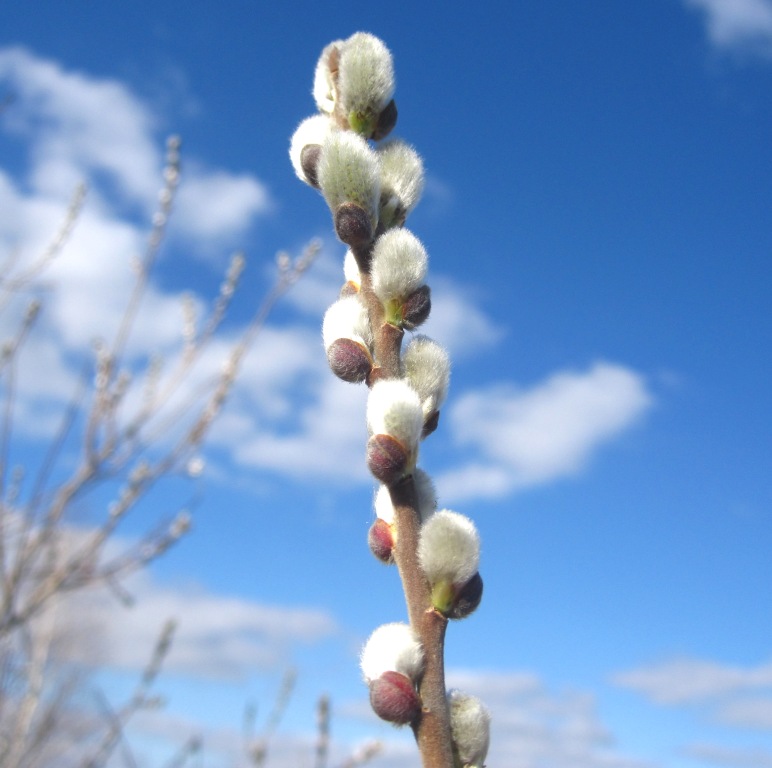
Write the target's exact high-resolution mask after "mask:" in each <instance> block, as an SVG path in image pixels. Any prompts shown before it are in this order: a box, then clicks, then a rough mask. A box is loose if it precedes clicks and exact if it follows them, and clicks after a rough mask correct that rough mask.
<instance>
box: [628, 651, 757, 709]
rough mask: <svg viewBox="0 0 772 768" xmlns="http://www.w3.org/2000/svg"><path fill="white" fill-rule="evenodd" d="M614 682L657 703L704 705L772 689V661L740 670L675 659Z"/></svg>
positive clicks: (711, 663)
mask: <svg viewBox="0 0 772 768" xmlns="http://www.w3.org/2000/svg"><path fill="white" fill-rule="evenodd" d="M613 682H614V683H615V684H616V685H619V686H622V687H624V688H629V689H630V690H634V691H637V692H638V693H642V694H643V695H645V696H646V697H647V698H649V699H651V700H652V701H654V702H656V703H658V704H676V705H677V704H691V703H704V702H707V701H711V700H715V699H718V698H721V697H725V696H727V695H728V694H735V693H743V692H748V691H757V690H759V689H772V661H770V662H766V663H764V664H759V665H758V666H755V667H741V666H731V665H727V664H720V663H718V662H715V661H708V660H702V659H690V658H682V659H674V660H670V661H663V662H661V663H658V664H652V665H650V666H646V667H640V668H639V669H633V670H629V671H627V672H619V673H617V674H616V675H614V677H613Z"/></svg>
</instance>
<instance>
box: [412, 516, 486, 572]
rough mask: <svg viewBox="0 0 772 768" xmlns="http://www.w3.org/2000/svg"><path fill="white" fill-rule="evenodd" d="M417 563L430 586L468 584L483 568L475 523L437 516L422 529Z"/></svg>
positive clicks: (462, 518)
mask: <svg viewBox="0 0 772 768" xmlns="http://www.w3.org/2000/svg"><path fill="white" fill-rule="evenodd" d="M418 559H419V562H420V563H421V569H422V570H423V572H424V574H425V575H426V578H427V579H428V580H429V583H430V584H432V585H434V584H437V583H439V582H441V581H444V582H447V583H448V584H453V585H458V586H462V585H464V584H466V582H467V581H469V579H471V578H472V576H474V575H475V573H477V570H478V568H479V567H480V537H479V535H478V533H477V529H476V528H475V526H474V523H473V522H472V521H471V520H470V519H469V518H468V517H465V516H464V515H460V514H458V512H451V511H449V510H447V509H443V510H442V511H441V512H436V513H435V514H434V515H432V516H431V517H430V518H429V519H428V520H427V521H426V522H425V523H424V525H423V526H422V527H421V538H420V540H419V542H418Z"/></svg>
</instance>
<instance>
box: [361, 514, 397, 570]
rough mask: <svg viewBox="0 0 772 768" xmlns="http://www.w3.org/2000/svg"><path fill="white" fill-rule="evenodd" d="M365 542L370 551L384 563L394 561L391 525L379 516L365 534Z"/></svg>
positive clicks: (389, 563)
mask: <svg viewBox="0 0 772 768" xmlns="http://www.w3.org/2000/svg"><path fill="white" fill-rule="evenodd" d="M367 543H368V544H369V545H370V551H371V552H372V553H373V554H374V555H375V556H376V557H377V558H378V559H379V560H380V561H381V562H382V563H386V565H391V564H392V563H393V562H394V536H393V535H392V532H391V526H390V525H389V524H388V523H387V522H386V521H385V520H381V518H380V517H377V518H376V519H375V522H374V523H373V524H372V525H371V526H370V532H369V533H368V534H367Z"/></svg>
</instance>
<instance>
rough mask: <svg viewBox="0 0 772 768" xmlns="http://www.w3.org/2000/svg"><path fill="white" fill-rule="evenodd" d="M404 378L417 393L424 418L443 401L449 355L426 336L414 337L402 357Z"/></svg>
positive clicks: (446, 390) (446, 388)
mask: <svg viewBox="0 0 772 768" xmlns="http://www.w3.org/2000/svg"><path fill="white" fill-rule="evenodd" d="M402 364H403V366H404V369H405V376H406V378H407V380H408V381H409V382H410V386H411V387H413V389H415V391H416V392H418V396H419V397H420V398H421V407H422V408H423V411H424V416H429V415H430V414H431V413H432V412H433V411H435V410H438V409H439V408H440V407H441V406H442V404H443V403H444V402H445V398H446V397H447V394H448V386H449V384H450V356H449V355H448V353H447V351H446V350H445V348H444V347H443V346H442V345H441V344H438V343H437V342H436V341H434V340H433V339H430V338H429V337H428V336H420V335H419V336H415V337H414V338H413V339H412V340H411V341H410V343H409V344H408V345H407V347H406V348H405V352H404V354H403V356H402Z"/></svg>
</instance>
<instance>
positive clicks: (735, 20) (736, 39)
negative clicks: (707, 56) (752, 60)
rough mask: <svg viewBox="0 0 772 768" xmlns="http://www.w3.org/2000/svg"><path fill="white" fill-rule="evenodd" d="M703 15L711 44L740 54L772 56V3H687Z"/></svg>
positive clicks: (762, 0)
mask: <svg viewBox="0 0 772 768" xmlns="http://www.w3.org/2000/svg"><path fill="white" fill-rule="evenodd" d="M685 2H686V5H687V6H688V7H691V8H696V9H698V10H699V11H701V12H702V14H703V16H704V19H705V25H706V28H707V33H708V37H709V39H710V41H711V42H712V43H713V45H715V46H716V47H717V48H720V49H722V50H726V51H733V52H737V53H750V54H759V55H763V56H772V2H770V0H685Z"/></svg>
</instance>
